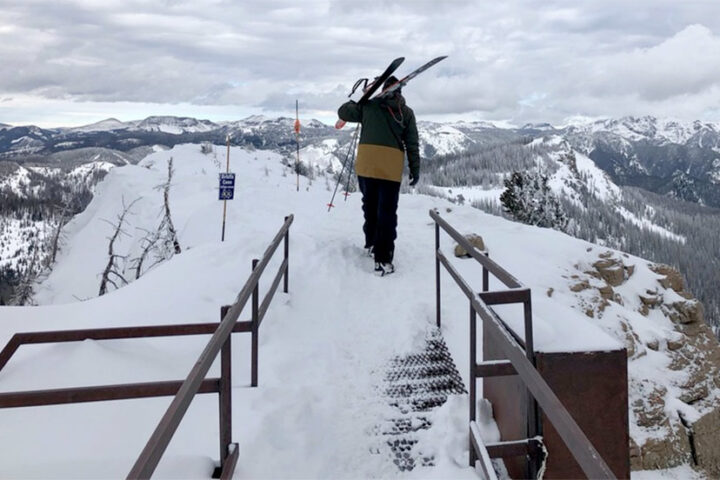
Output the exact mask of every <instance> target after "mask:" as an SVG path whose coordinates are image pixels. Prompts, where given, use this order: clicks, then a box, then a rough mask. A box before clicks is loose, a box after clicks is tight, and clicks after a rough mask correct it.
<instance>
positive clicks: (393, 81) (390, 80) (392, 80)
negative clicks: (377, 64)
mask: <svg viewBox="0 0 720 480" xmlns="http://www.w3.org/2000/svg"><path fill="white" fill-rule="evenodd" d="M399 81H400V80H398V78H397V77H396V76H395V75H391V76H390V77H389V78H388V79H387V80H385V83H383V90H385V89H386V88H388V87H391V86H393V85H394V84H396V83H398V82H399ZM400 90H401V88H398V89H397V90H395V92H396V93H400Z"/></svg>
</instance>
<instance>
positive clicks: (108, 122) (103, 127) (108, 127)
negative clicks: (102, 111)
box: [71, 118, 133, 133]
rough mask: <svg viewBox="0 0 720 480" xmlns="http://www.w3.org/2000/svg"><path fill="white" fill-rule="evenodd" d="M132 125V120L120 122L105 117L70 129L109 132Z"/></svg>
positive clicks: (87, 131)
mask: <svg viewBox="0 0 720 480" xmlns="http://www.w3.org/2000/svg"><path fill="white" fill-rule="evenodd" d="M132 125H133V122H128V123H125V122H121V121H120V120H118V119H116V118H107V119H105V120H101V121H99V122H95V123H91V124H89V125H83V126H81V127H76V128H73V129H71V130H72V131H74V132H86V133H89V132H110V131H113V130H123V129H126V128H129V127H130V126H132Z"/></svg>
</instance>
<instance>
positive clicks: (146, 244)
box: [132, 230, 162, 280]
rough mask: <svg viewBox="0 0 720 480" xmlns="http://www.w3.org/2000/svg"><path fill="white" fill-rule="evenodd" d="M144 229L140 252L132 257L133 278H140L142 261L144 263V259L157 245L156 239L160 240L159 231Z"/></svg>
mask: <svg viewBox="0 0 720 480" xmlns="http://www.w3.org/2000/svg"><path fill="white" fill-rule="evenodd" d="M144 231H145V237H143V239H142V252H141V253H140V256H139V257H137V258H134V259H133V266H132V268H134V269H135V280H137V279H138V278H140V275H142V268H143V263H145V260H147V258H148V256H149V255H150V252H151V251H152V250H153V249H154V248H155V246H156V245H157V242H158V240H160V232H158V231H155V232H151V231H149V230H144ZM161 261H162V259H159V260H157V261H156V262H155V263H154V264H153V265H151V266H150V267H149V268H152V267H153V266H155V265H156V264H157V263H159V262H161Z"/></svg>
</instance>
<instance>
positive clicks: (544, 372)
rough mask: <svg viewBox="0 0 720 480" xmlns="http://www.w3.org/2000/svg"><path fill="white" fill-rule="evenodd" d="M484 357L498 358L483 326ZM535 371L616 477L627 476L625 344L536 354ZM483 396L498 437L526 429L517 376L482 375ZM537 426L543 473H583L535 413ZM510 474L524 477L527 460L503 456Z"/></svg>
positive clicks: (543, 418) (507, 437)
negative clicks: (614, 347) (545, 456)
mask: <svg viewBox="0 0 720 480" xmlns="http://www.w3.org/2000/svg"><path fill="white" fill-rule="evenodd" d="M483 354H484V360H485V361H488V360H502V359H503V354H502V352H501V348H500V345H498V344H497V343H496V342H494V341H493V336H492V335H491V334H489V329H487V328H485V329H484V335H483ZM536 361H537V368H538V371H539V372H540V374H541V376H542V377H543V379H545V381H546V382H547V383H548V385H549V386H550V387H551V388H552V390H553V391H554V392H555V394H556V395H557V396H558V398H559V399H560V401H561V402H562V403H563V405H564V406H565V407H566V408H567V410H568V412H569V413H570V415H572V417H573V418H574V419H575V421H576V422H577V423H578V425H579V426H580V428H581V429H582V430H583V432H584V433H585V434H586V435H587V437H588V438H589V440H590V441H591V442H592V444H593V445H594V446H595V447H596V448H597V450H598V451H599V453H600V455H601V456H602V457H603V459H604V460H605V461H606V462H607V464H608V466H609V467H610V469H611V470H612V472H613V473H614V474H615V475H616V476H617V478H629V476H630V458H629V445H628V442H629V430H628V393H627V357H626V352H625V350H617V351H611V352H578V353H542V352H538V353H537V354H536ZM483 396H484V397H485V398H487V399H488V400H489V401H490V402H491V403H492V405H493V415H494V417H495V421H496V423H497V424H498V428H499V430H500V434H501V439H502V440H503V441H512V440H521V439H523V438H525V435H526V422H527V397H526V395H525V388H524V387H523V385H522V380H521V379H520V378H519V377H488V378H484V379H483ZM541 427H542V434H543V440H544V443H545V446H546V448H547V450H548V460H547V470H546V472H545V478H572V479H576V478H585V475H584V474H583V471H582V469H581V468H580V466H579V465H578V464H577V462H576V461H575V460H574V459H573V457H572V455H571V454H570V452H569V450H568V449H567V447H566V446H565V444H564V442H563V441H562V439H561V438H560V436H559V435H558V433H557V431H556V430H555V429H554V428H553V426H552V424H551V423H550V422H549V420H548V418H547V417H546V416H545V415H544V414H541ZM504 461H505V466H506V467H507V469H508V473H509V475H510V477H511V478H528V472H527V460H526V459H525V458H523V457H515V458H506V459H504Z"/></svg>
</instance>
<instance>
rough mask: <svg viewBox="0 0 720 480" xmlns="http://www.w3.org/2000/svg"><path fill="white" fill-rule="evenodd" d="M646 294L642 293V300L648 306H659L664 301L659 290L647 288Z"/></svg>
mask: <svg viewBox="0 0 720 480" xmlns="http://www.w3.org/2000/svg"><path fill="white" fill-rule="evenodd" d="M645 293H646V295H640V301H641V302H642V304H643V305H646V306H647V307H648V308H657V307H659V306H660V304H662V303H663V297H662V295H660V294H659V293H658V292H657V291H652V290H646V291H645Z"/></svg>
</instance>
